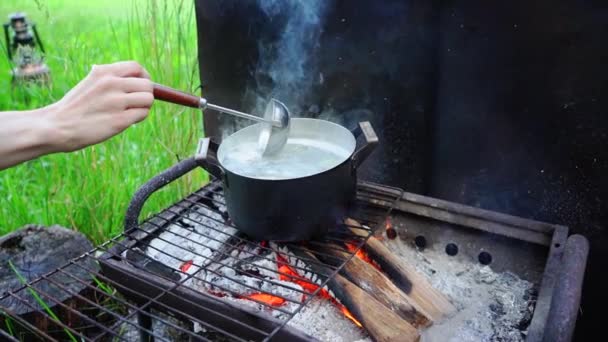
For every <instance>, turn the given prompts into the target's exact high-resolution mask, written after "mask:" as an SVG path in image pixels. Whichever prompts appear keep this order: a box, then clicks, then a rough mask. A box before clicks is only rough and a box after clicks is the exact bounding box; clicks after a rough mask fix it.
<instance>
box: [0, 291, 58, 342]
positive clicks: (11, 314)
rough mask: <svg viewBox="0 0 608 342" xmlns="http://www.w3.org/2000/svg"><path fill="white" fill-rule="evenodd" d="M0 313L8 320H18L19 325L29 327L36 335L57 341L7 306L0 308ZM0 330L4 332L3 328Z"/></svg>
mask: <svg viewBox="0 0 608 342" xmlns="http://www.w3.org/2000/svg"><path fill="white" fill-rule="evenodd" d="M8 296H9V295H8V293H7V294H6V297H8ZM1 314H2V315H3V316H4V317H5V320H6V319H10V320H14V321H17V322H19V324H20V325H22V326H25V327H27V328H28V329H30V331H31V332H34V333H35V334H36V335H38V336H41V337H44V338H45V339H47V341H57V340H56V339H54V338H52V337H51V336H49V335H47V334H46V333H45V332H44V331H41V330H39V329H37V328H36V327H35V326H33V325H32V324H31V323H30V322H28V321H26V320H25V319H23V318H21V317H20V316H19V315H17V314H15V313H14V312H12V311H11V310H9V309H7V308H2V312H1ZM0 332H3V333H4V330H2V329H0Z"/></svg>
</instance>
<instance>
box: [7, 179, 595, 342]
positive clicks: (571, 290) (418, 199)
mask: <svg viewBox="0 0 608 342" xmlns="http://www.w3.org/2000/svg"><path fill="white" fill-rule="evenodd" d="M164 182H167V183H168V182H170V181H167V179H165V180H163V181H162V182H161V183H164ZM365 186H368V187H370V188H372V189H373V188H376V189H377V191H378V192H379V193H382V194H383V197H385V198H384V199H373V200H371V199H370V201H371V202H374V203H375V204H376V205H378V206H380V207H385V208H387V207H388V208H389V211H390V210H393V207H392V204H391V203H394V202H392V200H391V199H392V197H393V196H395V197H400V198H399V201H398V202H397V204H396V205H395V206H394V210H395V211H396V212H397V213H398V214H399V215H401V214H404V215H411V216H412V217H420V218H425V219H430V220H432V221H434V222H437V224H439V225H440V226H441V228H442V229H443V228H445V229H456V230H458V229H466V230H471V231H479V232H485V233H487V234H492V235H496V236H503V237H504V238H507V239H510V240H514V241H528V242H532V243H534V244H535V245H538V246H544V248H546V249H547V252H548V253H547V256H546V260H545V267H544V268H543V274H542V280H541V283H540V294H539V298H538V301H537V305H536V310H535V311H534V315H533V318H532V324H531V326H530V327H529V335H528V338H527V341H541V340H543V337H545V336H553V337H555V338H556V339H555V341H567V340H568V338H567V336H571V334H570V333H571V332H572V331H573V330H574V327H575V322H576V315H577V312H578V304H579V300H580V294H581V285H582V278H583V276H584V271H585V263H586V260H587V252H588V242H587V241H586V239H584V237H581V236H580V235H575V236H570V237H568V228H567V227H563V226H559V225H551V224H547V223H543V222H536V221H531V220H525V219H521V218H518V217H513V216H510V215H504V214H499V213H495V212H491V211H486V210H481V209H479V208H472V207H468V206H464V205H460V204H456V203H451V202H446V201H442V200H437V199H433V198H429V197H425V196H419V195H415V194H410V193H403V191H402V190H399V189H396V190H391V189H389V188H387V187H385V186H383V185H375V184H372V183H365ZM171 215H173V214H172V213H170V212H167V211H166V210H165V211H163V212H161V213H159V214H158V215H157V216H155V217H153V218H152V219H150V220H148V221H147V223H155V222H154V220H161V221H159V222H156V224H161V223H162V222H163V221H164V220H166V219H169V218H170V217H171ZM160 217H162V219H161V218H160ZM143 226H145V224H144V225H142V227H143ZM448 226H450V227H448ZM152 227H153V226H152ZM150 229H152V228H150ZM130 233H135V232H130ZM128 235H129V234H125V233H123V234H120V235H119V236H117V237H115V238H113V239H111V240H109V241H107V242H106V243H104V244H102V245H100V246H99V247H97V248H96V249H94V250H92V251H90V252H88V253H86V254H84V255H82V256H80V257H79V258H76V259H74V260H71V261H70V262H68V263H67V264H66V265H65V266H63V267H61V268H58V269H57V270H54V271H52V272H49V273H48V274H45V275H43V276H40V277H39V278H37V279H35V280H33V281H31V282H29V283H27V284H26V285H24V286H22V287H21V288H19V289H15V290H13V291H9V292H6V293H5V294H2V295H0V299H4V298H6V297H8V296H24V293H25V295H26V296H27V295H29V294H28V293H26V292H27V291H29V290H30V289H33V290H36V289H37V284H38V283H40V282H43V281H49V280H48V279H49V278H50V279H53V278H52V277H54V275H56V274H63V275H65V274H66V273H67V274H69V273H70V267H80V266H79V261H80V260H83V259H84V258H92V259H94V260H95V261H100V262H101V263H102V264H103V263H104V262H105V261H106V260H111V256H112V255H113V254H114V253H115V252H116V251H118V250H119V248H122V247H121V244H124V246H123V247H132V246H134V245H135V244H136V243H137V241H133V240H132V241H128V242H125V241H127V240H126V237H127V236H128ZM102 253H103V255H102V256H101V257H100V254H102ZM106 257H107V258H106ZM90 273H91V275H93V276H95V277H98V279H99V280H101V281H103V282H105V283H106V284H108V285H110V286H112V287H113V288H114V289H116V290H118V291H119V292H121V293H125V294H132V295H134V297H133V298H136V295H137V293H134V291H133V289H132V288H130V287H126V286H124V285H123V284H121V283H120V282H116V281H115V280H113V279H111V278H110V277H108V274H106V273H105V272H100V271H99V270H90ZM74 280H75V281H78V279H74ZM80 281H83V280H80ZM86 286H87V289H89V290H92V291H95V292H97V293H99V295H100V296H101V297H102V298H105V299H108V300H112V301H115V302H117V303H118V304H120V305H121V306H122V307H124V308H127V309H129V311H128V314H125V315H120V314H115V313H114V316H115V323H114V325H113V326H110V327H107V328H106V327H105V326H99V324H97V322H96V321H92V322H89V321H87V322H88V324H89V325H91V326H92V327H93V328H95V329H97V330H98V331H99V332H100V334H99V335H98V338H96V339H91V338H86V337H85V336H82V335H80V333H79V332H78V331H77V330H74V329H73V328H70V327H68V326H65V324H63V323H52V319H51V318H49V317H48V315H46V314H45V313H42V315H46V316H47V318H48V319H49V321H51V322H50V323H47V324H48V325H53V327H55V329H59V330H60V331H61V330H62V328H63V329H64V330H67V331H70V332H71V333H72V334H74V335H75V336H76V337H79V338H80V337H83V339H84V340H102V337H107V336H113V337H115V338H116V339H117V340H125V339H124V338H121V337H120V335H119V331H118V330H119V327H120V326H121V325H122V324H129V325H132V326H133V327H135V328H137V329H141V331H143V334H142V336H144V337H145V336H147V337H154V338H155V339H158V340H167V339H165V338H163V336H160V335H159V334H158V332H157V331H155V330H154V329H148V328H146V327H148V326H149V323H150V321H151V320H152V319H154V320H156V321H157V323H158V324H162V325H165V326H169V327H172V328H173V329H175V330H177V331H179V332H180V333H183V334H185V335H187V336H189V337H190V338H192V339H193V340H205V338H204V337H202V336H199V335H196V334H194V333H192V331H191V329H189V328H184V327H183V326H181V325H177V323H175V321H173V320H171V319H169V318H167V317H166V316H160V315H159V314H158V313H157V311H156V310H157V309H161V310H162V309H164V310H165V311H167V312H168V313H169V314H170V315H171V316H176V317H178V318H180V319H185V320H187V321H190V322H198V323H199V324H204V322H203V321H202V320H200V319H199V318H198V317H196V316H195V315H191V314H190V313H189V311H188V312H186V311H187V310H175V309H174V308H173V306H170V305H167V304H166V301H167V300H179V301H181V302H180V303H189V302H190V303H189V305H193V306H194V308H195V309H197V311H201V310H202V311H204V310H209V309H208V308H204V307H202V308H201V307H199V306H197V305H196V304H194V303H192V302H191V301H190V298H189V297H185V298H180V297H177V296H175V295H174V294H171V293H169V292H167V291H166V289H163V288H158V287H155V285H154V284H148V286H150V287H151V288H156V290H157V291H159V292H162V291H164V292H163V293H164V294H165V296H160V297H159V298H150V299H149V300H147V301H145V298H144V302H141V301H139V302H138V301H137V299H135V302H131V301H128V300H126V299H125V297H123V296H122V295H121V294H119V293H116V292H113V293H105V292H103V290H102V289H100V288H99V287H98V286H96V285H95V284H87V285H86ZM73 295H78V294H77V293H74V294H73ZM58 306H59V305H58ZM92 307H93V308H95V309H96V310H101V311H103V309H104V308H103V307H101V306H100V305H92ZM38 309H40V308H38ZM151 309H153V310H151ZM79 310H80V311H79ZM79 310H74V309H72V312H74V313H75V314H76V313H81V312H82V310H81V309H79ZM135 316H139V320H138V321H137V322H135V321H133V319H134V317H135ZM7 317H9V318H10V319H11V320H13V322H14V323H15V325H19V326H22V327H23V329H21V330H27V331H31V332H32V334H35V336H37V337H38V339H40V340H51V341H54V340H58V338H57V337H56V336H53V337H52V336H48V335H47V334H46V333H45V332H43V331H40V330H39V329H37V327H36V326H34V325H32V323H30V322H28V321H26V320H25V319H23V318H21V317H19V316H18V315H15V314H14V313H11V312H10V311H9V310H7V309H6V308H0V339H5V340H9V341H18V339H17V338H15V337H13V336H11V334H10V333H9V331H6V330H2V326H3V324H4V322H5V321H6V319H7ZM247 317H249V316H247ZM216 328H217V327H216ZM107 330H109V332H108V331H107ZM556 331H561V332H564V333H563V334H561V335H559V336H555V332H556ZM102 332H105V334H101V333H102ZM281 333H284V334H290V333H293V331H289V330H288V329H279V330H278V333H277V335H275V337H276V338H277V339H279V338H280V337H286V336H289V335H280V334H281ZM228 334H229V332H228ZM33 336H34V335H31V336H30V337H33ZM228 336H229V335H228ZM63 337H64V339H63V340H65V336H63ZM297 337H300V338H303V339H306V338H308V337H307V336H303V335H298V336H297ZM236 340H238V338H237V339H236Z"/></svg>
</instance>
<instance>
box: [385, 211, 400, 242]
mask: <svg viewBox="0 0 608 342" xmlns="http://www.w3.org/2000/svg"><path fill="white" fill-rule="evenodd" d="M385 227H386V237H387V238H389V239H391V240H394V239H395V238H396V237H397V231H396V230H395V228H393V223H392V222H391V217H390V216H389V217H387V218H386V223H385Z"/></svg>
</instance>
